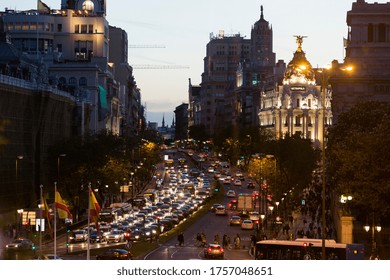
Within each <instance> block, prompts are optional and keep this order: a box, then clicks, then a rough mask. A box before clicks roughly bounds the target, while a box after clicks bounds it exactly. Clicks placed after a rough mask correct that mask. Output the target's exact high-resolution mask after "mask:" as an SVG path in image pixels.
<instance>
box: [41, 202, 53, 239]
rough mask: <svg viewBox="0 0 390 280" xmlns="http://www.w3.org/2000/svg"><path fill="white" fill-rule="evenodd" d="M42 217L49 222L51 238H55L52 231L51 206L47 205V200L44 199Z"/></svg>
mask: <svg viewBox="0 0 390 280" xmlns="http://www.w3.org/2000/svg"><path fill="white" fill-rule="evenodd" d="M42 216H43V217H44V218H45V219H46V220H47V224H48V227H49V232H50V236H51V237H53V231H52V229H51V216H50V209H49V206H48V205H47V201H46V198H43V207H42Z"/></svg>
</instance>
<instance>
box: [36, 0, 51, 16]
mask: <svg viewBox="0 0 390 280" xmlns="http://www.w3.org/2000/svg"><path fill="white" fill-rule="evenodd" d="M37 10H38V12H41V13H50V7H49V6H48V5H46V4H45V3H43V2H42V1H41V0H38V9H37Z"/></svg>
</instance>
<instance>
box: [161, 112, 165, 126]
mask: <svg viewBox="0 0 390 280" xmlns="http://www.w3.org/2000/svg"><path fill="white" fill-rule="evenodd" d="M164 117H165V116H164V114H163V120H162V125H161V126H162V127H165V118H164Z"/></svg>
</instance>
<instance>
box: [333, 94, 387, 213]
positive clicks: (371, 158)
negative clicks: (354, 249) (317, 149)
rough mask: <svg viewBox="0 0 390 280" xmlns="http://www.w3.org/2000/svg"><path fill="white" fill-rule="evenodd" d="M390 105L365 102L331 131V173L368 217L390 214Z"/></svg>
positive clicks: (342, 191) (338, 186) (341, 191)
mask: <svg viewBox="0 0 390 280" xmlns="http://www.w3.org/2000/svg"><path fill="white" fill-rule="evenodd" d="M389 116H390V104H389V103H381V102H373V101H370V102H361V103H358V104H356V105H355V106H354V107H352V108H351V109H350V110H349V111H347V112H345V113H343V114H342V115H340V117H339V119H338V122H337V124H335V125H334V126H333V127H332V128H331V129H330V130H329V135H328V137H329V141H328V146H327V158H328V176H329V178H331V179H332V184H333V187H334V188H335V190H336V191H337V193H338V194H345V195H351V196H352V197H353V200H352V201H351V207H352V208H353V209H354V210H355V213H356V215H357V216H360V218H362V219H364V218H365V217H366V216H367V215H369V214H370V213H372V212H374V213H377V216H382V217H386V216H387V217H388V216H389V214H390V161H389V158H390V119H389Z"/></svg>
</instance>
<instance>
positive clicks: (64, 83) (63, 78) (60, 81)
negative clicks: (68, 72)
mask: <svg viewBox="0 0 390 280" xmlns="http://www.w3.org/2000/svg"><path fill="white" fill-rule="evenodd" d="M58 84H59V85H61V86H64V85H66V79H65V77H60V78H59V79H58Z"/></svg>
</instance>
